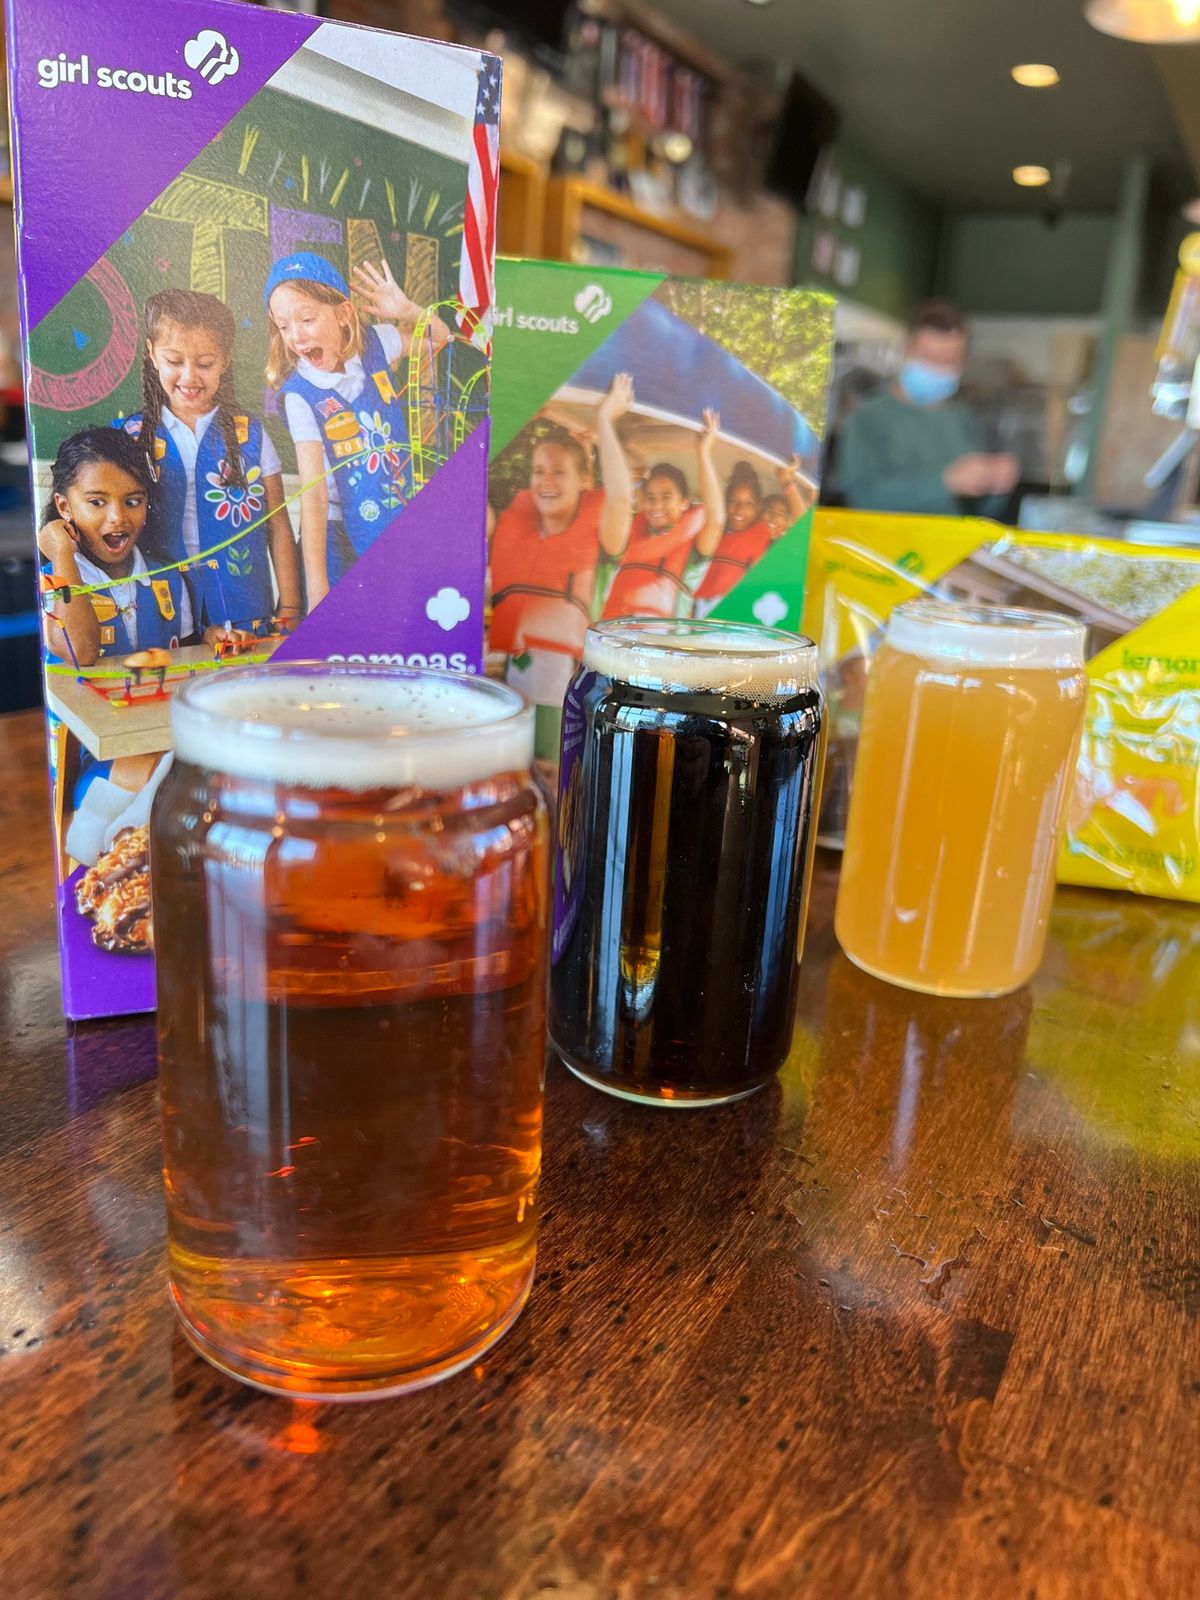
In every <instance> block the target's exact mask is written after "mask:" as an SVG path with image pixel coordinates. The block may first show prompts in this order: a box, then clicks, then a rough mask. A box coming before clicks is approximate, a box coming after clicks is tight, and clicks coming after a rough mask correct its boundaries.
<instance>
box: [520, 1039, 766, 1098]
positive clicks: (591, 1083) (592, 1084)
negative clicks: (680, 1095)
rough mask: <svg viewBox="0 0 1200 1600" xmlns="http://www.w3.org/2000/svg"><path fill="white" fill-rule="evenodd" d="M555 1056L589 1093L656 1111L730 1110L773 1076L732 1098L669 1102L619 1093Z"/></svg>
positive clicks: (557, 1050)
mask: <svg viewBox="0 0 1200 1600" xmlns="http://www.w3.org/2000/svg"><path fill="white" fill-rule="evenodd" d="M550 1043H551V1045H552V1046H553V1048H554V1053H555V1054H556V1055H557V1056H558V1058H559V1060H560V1061H561V1062H562V1064H563V1066H564V1067H566V1069H567V1071H568V1072H569V1073H571V1074H572V1076H573V1077H576V1078H578V1079H579V1081H580V1083H586V1084H587V1086H588V1088H589V1089H599V1090H600V1092H601V1094H607V1095H611V1097H612V1098H613V1099H614V1100H624V1101H625V1102H626V1103H627V1104H628V1105H632V1106H649V1107H651V1108H652V1109H654V1110H658V1111H703V1110H705V1109H707V1108H709V1107H712V1106H731V1105H735V1104H736V1103H737V1102H738V1101H739V1100H748V1099H749V1098H750V1096H751V1095H752V1094H758V1093H759V1091H760V1090H762V1089H765V1088H766V1086H767V1085H768V1084H769V1083H770V1081H771V1079H772V1078H773V1077H775V1073H773V1072H769V1073H768V1074H767V1076H766V1077H765V1078H763V1079H762V1080H761V1081H760V1082H759V1083H755V1084H751V1086H750V1088H748V1089H738V1090H736V1091H735V1093H733V1094H718V1095H705V1096H702V1097H695V1096H691V1095H689V1096H688V1098H687V1099H669V1098H666V1097H664V1096H661V1095H651V1094H635V1093H634V1091H633V1090H632V1089H618V1088H617V1087H616V1085H615V1084H612V1083H606V1082H605V1081H604V1080H603V1078H595V1077H593V1076H592V1075H591V1073H589V1072H588V1071H587V1070H586V1068H584V1067H579V1066H576V1064H575V1062H574V1061H572V1060H571V1058H570V1056H568V1055H567V1052H566V1051H565V1050H564V1049H563V1048H562V1047H561V1045H557V1044H554V1041H553V1040H551V1041H550Z"/></svg>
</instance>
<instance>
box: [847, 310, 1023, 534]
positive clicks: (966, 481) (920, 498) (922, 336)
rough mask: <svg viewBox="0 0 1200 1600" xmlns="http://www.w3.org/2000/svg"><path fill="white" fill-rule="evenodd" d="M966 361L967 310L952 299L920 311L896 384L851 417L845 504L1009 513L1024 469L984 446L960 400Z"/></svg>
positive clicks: (949, 512)
mask: <svg viewBox="0 0 1200 1600" xmlns="http://www.w3.org/2000/svg"><path fill="white" fill-rule="evenodd" d="M966 359H967V325H966V322H965V320H964V318H963V315H962V313H961V311H959V310H958V309H957V308H956V307H955V306H952V305H950V304H948V303H947V302H946V301H944V300H929V301H926V302H924V303H923V304H922V305H919V306H918V307H917V308H916V310H915V311H914V312H913V314H912V316H911V318H910V319H909V325H908V339H907V341H906V343H905V347H904V360H903V363H902V365H901V367H900V371H899V372H898V373H897V375H896V378H895V381H894V382H893V383H892V384H891V386H890V387H888V388H885V389H883V390H881V391H880V393H879V394H877V395H874V396H873V397H872V398H871V399H869V400H865V401H863V403H862V404H861V405H860V406H859V407H858V409H857V410H856V411H854V413H853V414H852V415H851V416H849V417H848V418H847V419H846V423H845V427H844V429H843V432H842V438H841V441H840V449H839V467H840V476H841V480H842V488H843V491H844V493H845V497H846V503H847V505H850V506H853V507H854V508H855V509H857V510H859V511H899V512H913V513H921V514H923V515H926V516H958V515H962V514H963V513H967V512H969V513H971V514H973V515H976V516H984V517H999V516H1000V515H1001V514H1002V512H1003V511H1004V509H1005V507H1006V505H1007V503H1008V500H1009V497H1010V496H1011V494H1012V491H1013V489H1014V488H1015V487H1016V484H1017V478H1018V471H1019V469H1018V464H1017V460H1016V458H1015V457H1014V456H1011V455H989V454H986V453H985V452H984V451H983V450H982V449H981V447H980V437H979V432H978V429H977V427H976V423H975V419H974V418H973V417H972V415H971V413H970V412H969V411H968V410H967V408H966V407H965V406H964V405H962V404H961V403H959V402H957V401H956V400H955V398H954V397H955V395H956V394H957V393H958V389H959V385H960V383H961V382H962V374H963V367H964V365H965V364H966Z"/></svg>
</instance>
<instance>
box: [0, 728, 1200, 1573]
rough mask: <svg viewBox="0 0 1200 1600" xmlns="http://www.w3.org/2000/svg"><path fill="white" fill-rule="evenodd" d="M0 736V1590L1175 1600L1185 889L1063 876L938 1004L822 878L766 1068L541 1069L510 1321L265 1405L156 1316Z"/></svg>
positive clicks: (87, 1045)
mask: <svg viewBox="0 0 1200 1600" xmlns="http://www.w3.org/2000/svg"><path fill="white" fill-rule="evenodd" d="M0 756H2V758H3V762H4V770H5V774H6V781H5V784H4V786H3V787H2V788H0V829H2V833H0V841H2V842H0V851H2V860H3V867H4V883H5V890H6V894H5V912H6V915H5V917H4V918H3V920H2V922H0V942H2V952H3V962H4V970H3V978H2V979H0V1029H2V1037H3V1052H4V1054H3V1067H4V1078H3V1082H4V1089H3V1110H2V1113H0V1353H2V1359H0V1385H2V1392H0V1403H2V1406H3V1413H2V1414H3V1424H4V1425H3V1429H2V1431H0V1574H2V1580H0V1583H2V1592H3V1595H4V1597H5V1600H44V1597H47V1596H58V1595H70V1596H73V1597H79V1600H90V1597H97V1600H117V1597H119V1600H159V1597H163V1600H180V1597H183V1600H192V1597H197V1600H201V1597H202V1600H210V1597H224V1596H227V1595H228V1596H238V1597H240V1600H259V1597H262V1600H268V1597H270V1600H282V1597H286V1596H291V1595H300V1594H328V1595H333V1596H335V1597H337V1600H375V1597H385V1596H386V1597H392V1596H397V1597H399V1596H404V1597H405V1600H408V1597H413V1600H442V1597H447V1600H460V1597H461V1600H533V1597H536V1596H546V1595H549V1596H557V1597H558V1600H643V1597H644V1600H709V1597H711V1600H717V1597H730V1600H732V1597H741V1596H749V1597H762V1600H775V1597H778V1600H808V1597H821V1600H825V1597H841V1596H863V1597H868V1596H869V1597H872V1600H876V1597H884V1600H886V1597H891V1596H902V1597H906V1596H913V1597H916V1596H922V1597H924V1596H930V1595H938V1596H941V1595H944V1596H948V1597H951V1600H975V1597H978V1600H984V1597H987V1600H993V1597H996V1596H1010V1595H1011V1596H1014V1597H1017V1600H1059V1597H1062V1600H1067V1597H1071V1600H1079V1597H1086V1600H1093V1597H1097V1596H1100V1597H1109V1596H1111V1597H1114V1600H1116V1597H1120V1600H1125V1597H1135V1600H1174V1597H1180V1600H1185V1597H1186V1600H1190V1597H1192V1596H1194V1595H1196V1594H1197V1593H1200V1450H1198V1449H1197V1443H1198V1441H1200V1360H1198V1357H1200V1315H1198V1313H1200V1175H1198V1165H1197V1163H1198V1160H1200V910H1198V909H1197V908H1193V907H1187V906H1178V905H1171V904H1168V903H1166V902H1151V901H1137V900H1132V899H1125V898H1122V897H1115V896H1104V895H1099V894H1096V895H1089V894H1087V893H1084V892H1079V891H1076V892H1071V893H1064V894H1062V895H1060V897H1059V900H1058V903H1057V907H1056V912H1055V920H1054V929H1053V936H1052V941H1051V948H1050V951H1049V954H1048V958H1047V962H1046V966H1045V969H1044V971H1043V974H1042V975H1041V977H1040V978H1039V979H1038V981H1037V982H1036V983H1035V984H1034V985H1033V986H1032V988H1031V989H1030V990H1027V991H1025V992H1023V993H1021V994H1018V995H1014V996H1011V997H1009V998H1007V999H1003V1000H998V1001H986V1002H975V1003H972V1002H958V1001H934V1000H924V999H921V998H919V997H915V996H911V995H907V994H904V993H901V992H900V991H897V990H891V989H889V988H887V987H886V986H884V985H882V984H879V983H876V982H875V981H873V980H871V979H868V978H866V977H864V976H862V975H861V974H859V973H858V972H857V971H855V970H854V969H853V968H852V967H851V966H850V965H849V963H848V962H846V961H845V959H844V958H843V957H841V956H840V955H839V954H838V952H837V950H836V946H835V944H834V942H833V937H832V933H831V931H830V925H829V924H830V910H831V904H832V891H833V885H834V878H833V868H832V865H831V864H830V863H824V864H823V865H822V867H821V869H820V872H819V880H818V885H817V893H816V895H815V899H814V909H813V918H812V931H811V934H810V938H809V943H808V949H807V951H806V954H805V961H804V982H803V992H802V996H801V1005H800V1012H799V1019H800V1020H799V1024H798V1027H797V1032H796V1039H795V1047H794V1049H793V1052H792V1056H791V1059H790V1061H789V1063H788V1067H787V1070H786V1071H785V1073H784V1074H783V1077H782V1079H781V1081H780V1083H779V1084H778V1085H777V1086H776V1087H774V1088H772V1089H771V1090H770V1091H767V1092H764V1093H763V1094H761V1095H758V1096H756V1097H755V1098H753V1099H751V1100H749V1101H746V1102H743V1103H742V1104H740V1105H737V1106H734V1107H730V1108H727V1109H724V1110H716V1111H706V1112H696V1113H678V1114H676V1113H664V1112H653V1111H644V1110H639V1109H637V1108H635V1107H632V1106H626V1105H623V1104H621V1103H619V1102H617V1101H613V1100H609V1099H606V1098H605V1097H603V1096H601V1095H598V1094H596V1093H593V1092H591V1091H589V1090H587V1089H585V1088H584V1087H583V1086H582V1085H580V1084H577V1083H575V1082H574V1081H573V1080H572V1079H570V1078H569V1077H568V1076H567V1075H566V1074H565V1073H564V1072H562V1071H561V1070H560V1069H559V1068H558V1067H557V1066H552V1067H551V1069H550V1072H549V1082H548V1089H547V1096H548V1118H547V1127H546V1169H545V1185H544V1199H545V1213H544V1224H543V1230H542V1248H541V1257H540V1271H539V1276H538V1281H537V1284H536V1287H535V1290H534V1293H533V1297H532V1299H531V1301H530V1304H529V1307H528V1309H527V1311H526V1313H525V1314H524V1316H523V1317H522V1319H521V1321H520V1322H519V1324H518V1325H517V1327H516V1328H515V1329H514V1331H513V1332H512V1334H511V1335H510V1336H509V1337H508V1338H507V1339H505V1340H504V1341H503V1343H502V1344H501V1345H500V1346H498V1347H497V1349H496V1350H495V1351H494V1352H492V1353H491V1354H489V1355H488V1357H487V1358H486V1359H485V1360H484V1361H483V1362H481V1363H480V1364H479V1366H478V1367H477V1368H475V1369H474V1371H472V1372H469V1373H465V1374H463V1375H461V1376H459V1377H457V1378H454V1379H452V1380H451V1381H449V1382H448V1383H445V1384H443V1385H441V1386H439V1387H437V1388H435V1389H432V1390H428V1391H426V1392H425V1393H423V1394H419V1395H416V1396H414V1397H411V1398H409V1399H403V1400H398V1401H391V1402H384V1403H378V1404H375V1405H362V1406H334V1407H317V1406H313V1405H302V1404H288V1403H285V1402H282V1401H278V1400H274V1399H271V1398H269V1397H266V1396H263V1395H259V1394H257V1393H255V1392H253V1391H251V1390H249V1389H243V1388H240V1387H238V1386H237V1385H236V1384H234V1383H231V1382H229V1381H227V1380H226V1379H224V1378H222V1377H220V1376H219V1375H218V1374H217V1373H216V1372H214V1371H212V1370H211V1369H209V1368H208V1367H207V1366H206V1365H205V1364H204V1363H203V1362H202V1361H201V1360H200V1359H199V1358H198V1357H196V1356H195V1355H193V1354H192V1353H191V1351H190V1350H189V1349H188V1348H187V1346H186V1345H185V1344H184V1342H183V1340H182V1339H181V1337H180V1335H179V1334H178V1333H177V1332H176V1331H175V1328H174V1326H173V1323H172V1319H171V1315H170V1312H169V1310H168V1306H167V1300H166V1294H165V1288H164V1282H165V1280H164V1259H163V1223H162V1202H161V1197H160V1192H159V1176H158V1167H157V1160H158V1157H157V1134H158V1130H157V1123H156V1104H155V1090H154V1084H153V1076H152V1075H153V1036H152V1029H151V1027H150V1024H149V1023H148V1021H146V1020H145V1019H143V1020H141V1021H131V1022H127V1023H115V1024H107V1025H104V1026H99V1027H93V1028H87V1029H85V1028H80V1029H78V1030H76V1031H75V1032H74V1034H73V1035H71V1036H68V1034H67V1031H66V1029H65V1027H64V1025H63V1023H62V1022H61V1021H60V1020H59V1017H58V990H57V955H56V950H55V946H54V934H53V927H52V923H51V887H50V876H49V859H50V858H49V851H48V848H47V830H46V827H45V820H44V819H45V810H44V806H45V786H44V779H43V776H42V769H41V764H40V763H41V756H42V744H41V737H40V731H39V729H38V725H37V724H36V722H35V721H34V719H33V718H32V717H18V718H15V719H0Z"/></svg>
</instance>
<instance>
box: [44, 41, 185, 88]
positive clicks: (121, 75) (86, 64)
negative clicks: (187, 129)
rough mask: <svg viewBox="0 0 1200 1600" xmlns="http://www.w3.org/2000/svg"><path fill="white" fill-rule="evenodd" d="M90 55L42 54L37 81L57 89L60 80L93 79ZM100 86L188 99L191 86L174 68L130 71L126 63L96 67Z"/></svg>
mask: <svg viewBox="0 0 1200 1600" xmlns="http://www.w3.org/2000/svg"><path fill="white" fill-rule="evenodd" d="M91 72H92V64H91V58H90V57H88V56H86V55H83V56H80V58H79V60H78V61H70V60H68V58H67V56H66V54H65V53H64V52H63V51H61V50H60V51H59V53H58V55H56V56H43V57H42V59H41V60H40V61H39V62H38V64H37V75H38V83H39V84H40V85H41V86H42V88H43V89H57V88H58V86H59V84H60V83H86V84H90V83H91V82H92V81H93V80H92V75H91ZM95 83H96V87H97V88H99V89H123V90H124V91H125V92H126V93H127V94H157V95H165V96H166V98H167V99H168V100H190V99H191V98H192V86H191V84H190V83H189V82H188V80H187V79H186V78H177V77H176V76H175V74H174V73H173V72H131V71H130V70H129V69H128V68H127V67H97V68H96V77H95Z"/></svg>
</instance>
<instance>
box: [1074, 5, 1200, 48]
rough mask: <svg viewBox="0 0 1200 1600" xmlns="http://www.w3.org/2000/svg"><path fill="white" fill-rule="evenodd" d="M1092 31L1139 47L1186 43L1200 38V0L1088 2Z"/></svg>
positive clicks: (1086, 13)
mask: <svg viewBox="0 0 1200 1600" xmlns="http://www.w3.org/2000/svg"><path fill="white" fill-rule="evenodd" d="M1084 14H1085V16H1086V17H1087V19H1088V21H1089V22H1090V23H1091V25H1092V27H1093V28H1099V30H1100V32H1101V33H1111V34H1113V35H1114V37H1116V38H1118V39H1132V40H1133V41H1134V42H1135V43H1136V44H1186V43H1187V42H1188V40H1189V39H1200V0H1087V5H1086V7H1085V9H1084Z"/></svg>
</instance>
